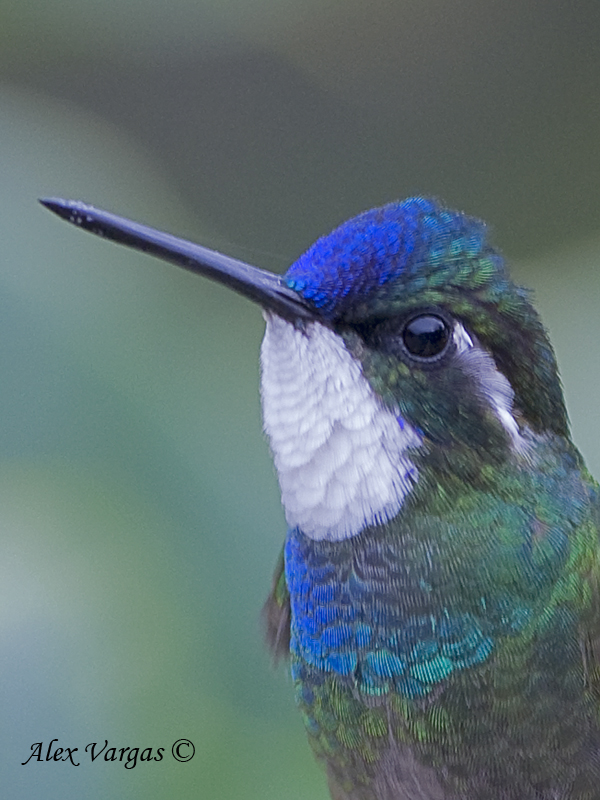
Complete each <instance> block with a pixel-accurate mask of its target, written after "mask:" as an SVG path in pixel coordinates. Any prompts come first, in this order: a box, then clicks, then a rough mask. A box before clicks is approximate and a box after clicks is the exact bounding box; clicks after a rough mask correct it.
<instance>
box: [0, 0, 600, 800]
mask: <svg viewBox="0 0 600 800" xmlns="http://www.w3.org/2000/svg"><path fill="white" fill-rule="evenodd" d="M599 41H600V6H599V5H598V0H587V2H586V1H585V0H583V1H582V2H574V3H564V2H562V0H544V2H540V1H539V0H537V1H536V0H418V2H409V0H393V2H392V1H391V0H390V1H386V0H344V2H339V1H338V2H336V1H335V0H320V1H319V2H316V0H293V2H292V1H291V0H220V2H219V1H214V0H213V1H212V2H211V1H210V0H170V1H169V2H168V3H167V2H165V1H164V0H94V2H90V1H89V0H88V2H86V0H53V1H52V2H48V0H0V409H1V412H0V708H1V709H2V710H1V713H0V793H1V796H2V797H3V798H7V800H17V799H18V800H21V798H27V800H37V798H44V800H54V798H57V799H58V798H60V800H71V798H81V797H86V798H89V799H90V800H94V798H106V797H119V798H127V799H128V800H129V798H131V800H136V799H137V798H148V799H153V798H157V799H158V798H167V797H169V798H170V797H176V798H181V800H186V799H187V798H201V799H204V798H207V800H220V798H223V800H231V799H232V798H244V800H253V799H254V798H256V799H257V800H271V798H273V800H275V798H278V799H279V798H286V799H287V800H309V799H310V800H326V798H327V792H326V789H325V782H324V780H323V778H322V776H321V774H320V770H319V768H318V767H317V766H315V765H314V764H313V761H312V758H311V755H310V753H309V750H308V747H307V745H306V743H305V740H304V734H303V731H302V727H301V722H300V719H299V718H298V717H297V716H296V714H295V710H294V708H293V699H292V687H291V682H290V680H289V678H288V677H287V676H286V671H285V669H284V668H280V669H278V670H273V669H272V667H271V665H270V663H269V659H268V657H267V655H266V653H265V652H264V650H263V647H262V635H261V630H260V624H259V612H260V608H261V605H262V602H263V600H264V598H265V596H266V593H267V591H268V588H269V585H270V580H271V572H272V568H273V565H274V563H275V561H276V558H277V555H278V552H279V549H280V546H281V542H282V539H283V535H284V520H283V515H282V512H281V510H280V507H279V499H278V490H277V485H276V479H275V476H274V473H273V468H272V466H271V462H270V458H269V454H268V448H267V445H266V443H265V441H264V439H263V436H262V434H261V420H260V408H259V396H258V349H259V343H260V339H261V335H262V320H261V317H260V314H259V313H258V311H257V309H256V308H254V307H252V306H251V304H249V303H247V302H245V301H244V300H242V299H241V298H238V297H237V296H235V295H232V294H229V293H227V291H226V290H224V289H221V288H220V287H218V286H213V285H211V284H210V283H208V282H206V281H203V280H200V279H198V278H196V277H194V276H191V275H188V274H185V273H184V272H183V271H181V270H177V269H176V268H174V267H170V266H168V265H165V264H162V263H159V262H158V261H154V260H152V259H150V258H148V257H143V256H141V255H139V254H135V253H130V252H128V251H126V250H125V249H123V248H118V247H116V246H114V245H111V244H108V243H106V242H103V241H100V240H97V239H95V238H94V237H91V236H88V235H84V234H82V233H80V232H78V231H77V230H75V229H74V228H72V227H70V226H67V225H66V224H65V223H63V222H60V221H59V220H57V219H56V218H55V217H53V216H51V215H50V214H49V213H48V212H47V211H45V210H44V209H42V208H41V207H40V206H38V205H37V204H36V198H37V197H39V196H47V195H58V196H64V197H71V198H76V199H84V200H87V201H89V202H93V203H95V204H96V205H99V206H101V207H105V208H108V209H111V210H113V211H115V212H117V213H122V214H124V215H127V216H130V217H133V218H134V219H138V220H140V221H144V222H147V223H149V224H153V225H156V226H159V227H161V228H163V229H167V230H170V231H172V232H174V233H177V234H180V235H183V236H187V237H190V238H193V239H195V240H198V241H201V242H203V243H205V244H207V245H209V246H212V247H215V248H218V249H222V250H224V251H226V252H228V253H230V254H232V255H234V256H237V257H240V258H243V259H245V260H248V261H251V262H252V263H255V264H257V265H260V266H264V267H267V268H270V269H274V270H278V271H283V270H284V269H285V268H286V267H287V266H288V265H289V264H290V263H291V262H292V261H293V260H294V259H295V258H296V257H297V256H298V255H299V254H300V253H301V252H302V250H303V249H305V248H306V247H307V246H308V245H309V244H310V243H311V242H312V241H313V240H314V239H315V238H316V237H317V236H318V235H320V234H322V233H326V232H327V231H329V230H330V229H331V228H332V227H333V226H334V225H336V224H337V223H339V222H340V221H342V220H343V219H345V218H346V217H348V216H350V215H352V214H355V213H357V212H359V211H361V210H363V209H365V208H367V207H370V206H373V205H378V204H382V203H384V202H387V201H389V200H392V199H395V198H402V197H405V196H408V195H410V194H414V193H429V194H434V195H437V196H438V197H441V198H443V199H444V200H445V201H446V202H447V203H448V204H451V205H452V206H456V207H460V208H462V209H464V210H466V211H468V212H470V213H473V214H476V215H478V216H482V217H484V218H485V219H487V220H488V221H489V222H490V224H491V225H492V226H493V228H494V230H495V240H496V242H497V243H498V244H499V245H500V246H501V247H502V248H503V250H504V251H505V253H506V255H507V256H508V257H509V259H510V260H511V262H512V263H513V270H514V273H515V274H516V275H517V277H518V278H519V280H521V281H522V282H524V283H526V284H528V285H530V286H533V287H534V288H535V290H536V295H537V299H538V305H539V307H540V308H541V310H542V313H543V315H544V318H545V320H546V322H547V324H548V326H549V328H550V330H551V334H552V337H553V341H554V343H555V346H556V349H557V351H558V355H559V359H560V362H561V366H562V375H563V380H564V384H565V389H566V393H567V399H568V405H569V409H570V413H571V417H572V422H573V430H574V435H575V438H576V441H577V442H578V444H579V445H580V447H581V449H582V450H583V452H584V454H585V456H586V458H587V460H588V463H589V465H590V467H591V468H592V469H593V470H594V471H595V472H596V474H597V475H600V424H599V423H600V419H599V417H600V405H599V403H598V397H599V396H600V359H599V356H598V344H599V337H600V313H599V310H600V217H599V209H600V150H599V148H600V50H599V45H598V42H599ZM182 737H187V738H189V739H191V740H192V741H193V742H194V743H195V746H196V756H195V758H194V759H193V760H192V761H191V762H189V763H187V764H178V763H176V762H175V761H174V760H173V759H172V757H171V756H170V752H169V751H170V746H171V744H172V743H173V742H174V741H175V740H176V739H179V738H182ZM55 738H56V739H58V740H59V741H58V743H57V744H58V746H63V747H66V746H69V747H74V746H77V747H79V755H82V752H81V751H82V749H83V748H84V747H85V745H86V744H87V743H89V742H93V741H98V742H100V744H103V743H104V740H108V742H109V744H108V746H109V747H112V746H115V747H118V748H120V747H136V746H137V747H140V748H145V747H152V748H153V749H154V753H153V754H155V753H156V748H158V747H164V748H166V749H165V756H164V759H163V761H162V762H160V763H156V762H151V763H139V764H138V765H137V766H136V767H135V769H125V768H124V766H123V764H122V763H121V764H119V763H105V762H104V761H103V760H102V758H100V759H98V760H97V761H96V762H94V763H93V764H92V763H90V760H89V756H84V757H82V758H81V766H79V767H77V768H75V767H72V766H71V765H70V764H69V763H56V764H55V763H45V762H43V763H38V762H37V761H31V762H30V763H29V764H27V765H26V766H21V762H23V761H25V760H26V758H27V757H28V756H29V755H30V754H31V746H32V744H33V743H35V742H40V741H42V742H44V746H43V752H44V755H45V752H46V748H47V745H48V743H49V742H50V740H51V739H55Z"/></svg>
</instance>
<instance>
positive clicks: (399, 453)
mask: <svg viewBox="0 0 600 800" xmlns="http://www.w3.org/2000/svg"><path fill="white" fill-rule="evenodd" d="M265 316H266V320H267V329H266V332H265V338H264V341H263V344H262V349H261V366H262V371H261V391H262V405H263V417H264V427H265V431H266V433H267V435H268V437H269V440H270V443H271V449H272V451H273V456H274V460H275V467H276V469H277V473H278V476H279V484H280V487H281V497H282V502H283V506H284V508H285V513H286V519H287V523H288V525H289V526H290V527H291V528H299V529H300V530H301V531H302V532H303V533H304V534H305V535H306V536H309V537H310V538H312V539H329V540H332V541H340V540H342V539H346V538H349V537H351V536H356V535H357V534H358V533H360V532H361V531H362V530H363V529H364V528H365V527H367V526H369V525H375V524H377V523H381V522H385V521H387V520H389V519H392V518H393V517H395V516H396V514H397V513H398V512H399V511H400V509H401V507H402V504H403V501H404V498H405V497H406V495H407V494H408V492H410V490H411V488H412V487H413V485H414V483H415V482H416V481H417V478H418V476H417V470H416V467H415V466H414V464H413V463H412V462H411V460H410V457H409V452H410V449H411V448H416V447H419V446H420V444H421V437H420V436H419V435H418V434H417V433H416V432H415V431H414V430H413V428H411V427H410V426H409V425H408V424H407V423H406V422H405V421H404V420H402V419H400V418H399V416H398V414H397V413H394V411H393V410H392V409H390V408H388V407H387V406H385V405H384V404H383V402H382V401H381V399H380V398H379V397H378V396H377V395H376V394H375V392H374V391H373V389H372V388H371V387H370V385H369V383H368V382H367V380H366V378H365V377H364V375H363V374H362V371H361V367H360V364H359V363H358V362H357V361H356V360H355V359H354V358H353V356H352V355H351V354H350V353H349V352H348V350H347V349H346V346H345V344H344V342H343V340H342V339H341V338H340V337H339V336H338V335H337V334H336V333H334V332H333V331H332V330H330V329H329V328H327V327H325V326H324V325H321V324H320V323H318V322H313V323H310V324H308V325H306V327H305V328H304V330H298V329H296V328H295V327H294V325H292V324H290V323H289V322H286V321H285V320H283V319H281V318H280V317H277V316H274V315H271V314H268V313H267V314H266V315H265Z"/></svg>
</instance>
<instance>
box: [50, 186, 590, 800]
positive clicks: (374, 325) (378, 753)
mask: <svg viewBox="0 0 600 800" xmlns="http://www.w3.org/2000/svg"><path fill="white" fill-rule="evenodd" d="M41 202H42V203H43V204H44V205H45V206H46V207H48V208H49V209H50V210H51V211H54V212H56V213H57V214H58V215H59V216H61V217H63V218H64V219H66V220H68V221H70V222H72V223H74V224H75V225H78V226H79V227H81V228H83V229H85V230H88V231H91V232H93V233H96V234H99V235H101V236H104V237H105V238H108V239H111V240H114V241H116V242H119V243H121V244H125V245H128V246H130V247H134V248H137V249H139V250H142V251H144V252H147V253H150V254H152V255H155V256H158V257H160V258H162V259H165V260H167V261H171V262H173V263H175V264H178V265H180V266H182V267H184V268H186V269H188V270H192V271H194V272H197V273H199V274H202V275H206V276H208V277H209V278H212V279H214V280H217V281H219V282H220V283H222V284H224V285H226V286H229V287H230V288H232V289H234V290H235V291H237V292H240V293H241V294H243V295H245V296H246V297H248V298H250V299H251V300H253V301H254V302H256V303H257V304H258V305H259V306H261V308H262V311H263V314H264V317H265V320H266V331H265V337H264V341H263V343H262V348H261V356H260V359H261V395H262V407H263V418H264V430H265V432H266V435H267V437H268V440H269V443H270V447H271V451H272V454H273V458H274V463H275V467H276V471H277V475H278V478H279V484H280V488H281V497H282V504H283V507H284V510H285V516H286V522H287V535H286V539H285V544H284V546H283V551H282V553H281V556H280V559H279V561H278V564H277V567H276V570H275V576H274V580H273V585H272V589H271V593H270V595H269V597H268V600H267V603H266V606H265V611H264V616H265V620H266V629H267V641H268V644H269V647H270V648H271V650H272V652H273V654H274V656H275V657H276V658H285V659H287V660H288V661H289V665H290V670H291V675H292V678H293V683H294V687H295V695H296V702H297V706H298V708H299V710H300V712H301V715H302V717H303V720H304V724H305V726H306V730H307V734H308V738H309V741H310V744H311V746H312V749H313V750H314V752H315V754H316V756H317V758H318V759H319V760H320V761H321V762H322V763H323V764H324V767H325V770H326V773H327V778H328V782H329V789H330V793H331V797H332V798H333V800H584V799H585V800H599V798H600V597H599V594H600V587H599V579H600V564H599V555H600V548H599V541H598V539H599V533H600V494H599V487H598V484H597V483H596V482H595V481H594V479H593V478H592V477H591V476H590V474H589V473H588V471H587V469H586V467H585V464H584V462H583V459H582V456H581V455H580V453H579V452H578V450H577V449H576V447H575V445H574V444H573V442H572V440H571V437H570V433H569V423H568V418H567V411H566V408H565V403H564V399H563V393H562V388H561V384H560V379H559V374H558V368H557V363H556V358H555V355H554V352H553V349H552V346H551V344H550V340H549V338H548V335H547V333H546V330H545V329H544V327H543V324H542V322H541V320H540V317H539V316H538V314H537V312H536V310H535V309H534V306H533V305H532V302H531V298H530V294H529V292H528V291H527V290H525V289H523V288H521V287H519V286H517V285H516V284H515V283H513V281H512V280H511V278H510V276H509V273H508V269H507V266H506V263H505V261H504V259H503V257H502V256H501V254H500V253H499V251H498V250H497V249H496V248H495V247H494V246H493V244H492V243H491V242H490V236H489V231H488V229H487V227H486V225H485V224H484V223H483V222H481V221H480V220H478V219H475V218H473V217H471V216H468V215H466V214H464V213H461V212H457V211H453V210H451V209H448V208H446V207H445V206H444V205H443V204H441V203H440V202H438V201H436V200H433V199H428V198H424V197H413V198H409V199H407V200H405V201H403V202H396V203H390V204H388V205H385V206H383V207H381V208H375V209H372V210H370V211H366V212H365V213H362V214H360V215H358V216H356V217H354V218H353V219H350V220H348V221H347V222H344V223H343V224H341V225H340V226H339V227H338V228H336V229H335V230H334V231H333V232H332V233H330V234H329V235H327V236H324V237H322V238H320V239H318V240H317V241H316V242H315V243H314V244H313V245H312V246H311V247H310V248H309V249H308V250H307V251H306V252H305V253H304V254H303V255H301V256H300V258H299V259H298V260H297V261H296V262H295V263H294V264H293V265H292V266H291V267H290V268H289V270H288V271H287V273H286V274H285V275H284V276H279V275H276V274H274V273H271V272H268V271H265V270H261V269H258V268H256V267H253V266H250V265H248V264H245V263H244V262H240V261H237V260H235V259H232V258H230V257H228V256H226V255H222V254H220V253H217V252H215V251H212V250H208V249H207V248H204V247H200V246H199V245H196V244H191V243H189V242H185V241H183V240H180V239H177V238H175V237H173V236H170V235H167V234H164V233H160V232H158V231H155V230H153V229H150V228H147V227H145V226H142V225H139V224H136V223H133V222H131V221H129V220H126V219H123V218H121V217H117V216H115V215H113V214H110V213H108V212H105V211H100V210H98V209H95V208H93V207H91V206H87V205H84V204H83V203H80V202H73V201H64V200H57V199H49V200H42V201H41Z"/></svg>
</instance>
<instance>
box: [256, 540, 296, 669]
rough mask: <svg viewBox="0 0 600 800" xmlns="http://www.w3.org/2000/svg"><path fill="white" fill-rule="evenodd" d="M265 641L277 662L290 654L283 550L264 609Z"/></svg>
mask: <svg viewBox="0 0 600 800" xmlns="http://www.w3.org/2000/svg"><path fill="white" fill-rule="evenodd" d="M262 621H263V625H264V630H265V642H266V645H267V647H268V648H269V650H270V651H271V655H272V656H273V660H274V661H275V663H277V662H278V661H279V660H280V659H282V658H289V655H290V593H289V592H288V588H287V584H286V582H285V563H284V559H283V550H282V551H281V554H280V556H279V559H278V561H277V565H276V567H275V573H274V575H273V585H272V587H271V593H270V594H269V596H268V597H267V601H266V603H265V604H264V606H263V610H262Z"/></svg>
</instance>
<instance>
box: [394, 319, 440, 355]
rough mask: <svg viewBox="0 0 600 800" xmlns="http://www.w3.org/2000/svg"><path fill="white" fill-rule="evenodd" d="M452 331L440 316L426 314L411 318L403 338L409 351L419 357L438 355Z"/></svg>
mask: <svg viewBox="0 0 600 800" xmlns="http://www.w3.org/2000/svg"><path fill="white" fill-rule="evenodd" d="M449 337H450V331H449V329H448V326H447V324H446V323H445V322H444V320H443V319H441V318H440V317H434V316H432V315H430V314H424V315H423V316H422V317H415V318H414V319H411V321H410V322H409V323H408V325H407V326H406V327H405V328H404V332H403V334H402V338H403V341H404V346H405V347H406V349H407V350H408V352H409V353H410V354H411V355H413V356H417V357H418V358H433V357H434V356H438V355H439V354H440V353H441V352H442V351H443V350H444V348H445V347H446V345H447V344H448V339H449Z"/></svg>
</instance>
